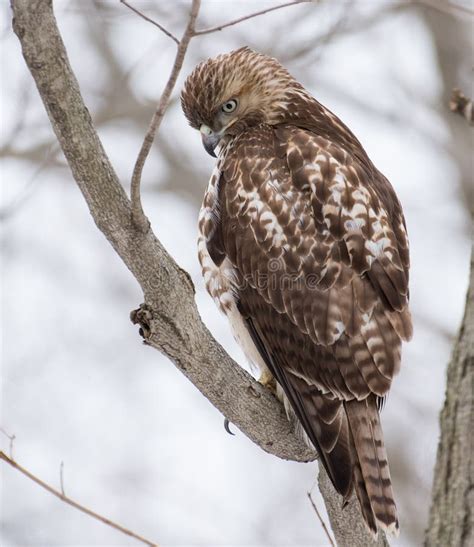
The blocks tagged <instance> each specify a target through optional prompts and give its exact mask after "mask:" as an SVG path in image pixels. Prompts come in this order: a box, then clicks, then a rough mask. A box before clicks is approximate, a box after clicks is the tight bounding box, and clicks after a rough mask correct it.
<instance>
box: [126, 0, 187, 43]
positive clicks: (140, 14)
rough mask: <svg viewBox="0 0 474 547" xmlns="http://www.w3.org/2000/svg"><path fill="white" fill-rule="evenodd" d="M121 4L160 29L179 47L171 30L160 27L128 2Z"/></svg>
mask: <svg viewBox="0 0 474 547" xmlns="http://www.w3.org/2000/svg"><path fill="white" fill-rule="evenodd" d="M119 1H120V3H121V4H123V5H124V6H127V8H128V9H130V10H132V11H133V12H134V13H136V14H137V15H139V16H140V17H141V18H142V19H145V21H148V22H149V23H151V24H152V25H155V27H158V28H159V29H160V30H161V32H163V33H164V34H166V36H169V37H170V38H171V39H172V40H173V41H174V42H175V43H176V44H178V45H179V40H178V38H176V36H175V35H174V34H172V33H171V32H170V31H169V30H167V29H166V28H165V27H164V26H163V25H160V23H158V22H157V21H154V20H153V19H150V17H148V16H146V15H145V14H144V13H142V12H141V11H140V10H138V9H137V8H134V7H133V6H132V5H130V4H129V3H128V2H127V1H126V0H119Z"/></svg>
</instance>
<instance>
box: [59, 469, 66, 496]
mask: <svg viewBox="0 0 474 547" xmlns="http://www.w3.org/2000/svg"><path fill="white" fill-rule="evenodd" d="M59 482H60V483H61V494H62V495H63V496H65V495H66V493H65V492H64V462H61V465H60V466H59Z"/></svg>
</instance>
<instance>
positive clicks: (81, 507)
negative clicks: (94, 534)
mask: <svg viewBox="0 0 474 547" xmlns="http://www.w3.org/2000/svg"><path fill="white" fill-rule="evenodd" d="M0 460H3V461H4V462H6V463H8V465H10V466H11V467H13V469H16V470H17V471H19V472H20V473H22V474H23V475H25V477H28V478H29V479H30V480H32V481H33V482H35V483H36V484H38V485H39V486H41V488H44V489H45V490H47V491H48V492H49V493H50V494H53V496H56V497H57V498H59V499H60V500H61V501H63V502H64V503H67V504H68V505H70V506H71V507H74V508H75V509H77V510H78V511H81V513H85V514H86V515H89V516H90V517H92V518H94V519H96V520H99V521H100V522H103V523H104V524H106V525H107V526H110V528H113V529H114V530H117V531H118V532H121V533H122V534H125V535H126V536H129V537H131V538H133V539H136V540H137V541H140V542H141V543H144V544H145V545H149V546H150V547H158V544H157V543H154V542H153V541H150V540H148V539H145V538H144V537H142V536H140V535H138V534H136V533H135V532H132V531H131V530H129V529H128V528H125V527H124V526H122V525H120V524H117V523H116V522H114V521H112V520H110V519H108V518H106V517H103V516H102V515H99V513H96V512H95V511H92V510H91V509H89V508H87V507H85V506H84V505H81V504H80V503H77V501H74V500H73V499H71V498H69V497H68V496H66V495H65V494H64V491H63V492H59V491H58V490H56V489H55V488H53V487H52V486H50V485H49V484H47V483H45V482H44V481H42V480H41V479H40V478H38V477H37V476H36V475H33V473H31V472H30V471H28V469H25V468H24V467H22V466H21V465H19V464H18V463H16V462H15V461H14V460H13V459H12V458H9V457H8V456H7V455H6V454H5V453H4V452H3V451H2V450H0Z"/></svg>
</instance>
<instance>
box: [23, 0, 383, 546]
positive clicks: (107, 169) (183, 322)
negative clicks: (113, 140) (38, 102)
mask: <svg viewBox="0 0 474 547" xmlns="http://www.w3.org/2000/svg"><path fill="white" fill-rule="evenodd" d="M295 3H296V2H292V4H295ZM12 8H13V13H14V20H13V28H14V31H15V33H16V34H17V36H18V38H19V40H20V43H21V47H22V52H23V56H24V58H25V61H26V64H27V66H28V68H29V70H30V72H31V74H32V76H33V78H34V80H35V82H36V85H37V88H38V91H39V93H40V96H41V98H42V100H43V103H44V105H45V108H46V111H47V113H48V116H49V118H50V121H51V124H52V126H53V129H54V131H55V133H56V136H57V138H58V141H59V143H60V145H61V148H62V150H63V152H64V155H65V157H66V159H67V161H68V163H69V166H70V168H71V171H72V174H73V176H74V178H75V180H76V182H77V185H78V187H79V189H80V190H81V192H82V194H83V196H84V198H85V200H86V202H87V204H88V207H89V210H90V213H91V215H92V217H93V219H94V221H95V223H96V225H97V227H98V228H99V229H100V230H101V231H102V233H103V234H104V235H105V237H106V238H107V239H108V241H109V242H110V243H111V245H112V247H113V248H114V249H115V251H116V252H117V254H118V255H119V256H120V257H121V259H122V260H123V262H124V263H125V265H126V266H127V268H128V269H129V270H130V271H131V273H132V275H133V276H134V277H135V279H136V280H137V282H138V283H139V285H140V287H141V288H142V291H143V295H144V300H145V304H143V305H142V306H140V308H139V309H138V310H135V311H134V312H132V320H133V321H134V322H135V323H138V324H140V326H141V332H142V333H143V336H144V338H145V341H146V343H147V344H148V345H151V346H153V347H154V348H156V349H158V350H160V351H161V352H162V353H164V354H165V355H166V356H167V357H169V359H170V360H171V361H172V362H173V363H174V364H175V365H176V366H177V368H178V369H179V370H180V371H181V372H183V374H185V375H186V376H187V378H189V380H190V381H191V382H192V383H193V384H194V385H195V386H196V387H197V388H198V389H199V390H200V391H201V393H203V395H204V396H205V397H207V398H208V399H209V401H210V402H211V403H212V404H213V405H214V406H215V407H216V408H217V409H218V410H219V411H220V412H222V413H223V414H224V416H225V417H226V418H228V419H229V420H230V421H231V422H232V423H233V424H235V425H236V426H237V427H238V428H239V429H240V430H241V431H242V432H243V433H244V434H245V435H247V437H249V439H251V440H252V441H253V442H255V443H256V444H258V445H259V446H260V447H261V448H262V449H263V450H265V451H266V452H269V453H271V454H273V455H275V456H278V457H280V458H283V459H290V460H294V461H301V462H306V461H311V460H313V459H314V458H315V451H314V450H312V449H310V448H308V447H307V446H306V445H305V444H304V442H303V441H302V440H301V439H300V438H299V436H297V435H296V434H295V432H294V429H293V426H292V425H291V424H290V423H289V421H288V420H287V417H286V413H285V411H284V409H283V405H281V403H280V402H279V401H278V400H277V399H276V398H275V397H274V396H273V394H272V393H271V392H270V391H269V390H268V389H266V388H264V387H263V386H262V385H261V384H259V383H258V382H256V381H255V380H254V379H253V378H252V377H251V376H250V375H249V374H248V373H247V372H245V371H244V370H243V369H242V368H241V367H239V366H238V365H237V363H235V362H234V361H233V360H232V359H231V358H230V357H229V356H228V355H227V353H226V352H225V351H224V349H223V348H222V347H221V346H220V345H219V344H218V343H217V342H216V341H215V340H214V338H213V337H212V336H211V334H210V333H209V331H208V329H207V328H206V326H205V325H204V324H203V322H202V321H201V318H200V317H199V314H198V311H197V308H196V304H195V301H194V291H193V285H192V282H191V280H190V278H189V275H188V274H187V273H186V272H184V271H183V270H182V269H181V268H180V267H179V266H178V265H177V264H176V262H175V261H174V260H173V259H172V258H171V257H170V255H169V254H168V253H167V251H166V250H165V249H164V247H163V246H162V245H161V243H160V242H159V241H158V239H157V238H156V236H155V235H154V233H153V231H152V230H151V229H149V228H148V221H147V220H146V218H145V220H146V223H147V228H146V229H145V230H143V226H139V225H137V223H136V222H134V221H133V220H132V205H131V203H130V200H129V199H128V197H127V195H126V193H125V191H124V189H123V187H122V186H121V185H120V183H119V180H118V178H117V175H116V173H115V171H114V169H113V167H112V165H111V164H110V161H109V159H108V157H107V156H106V154H105V152H104V149H103V147H102V144H101V142H100V140H99V138H98V136H97V133H96V131H95V129H94V127H93V124H92V120H91V117H90V114H89V111H88V110H87V108H86V106H85V105H84V102H83V99H82V97H81V93H80V89H79V85H78V83H77V80H76V78H75V76H74V73H73V72H72V69H71V67H70V65H69V61H68V57H67V53H66V50H65V47H64V44H63V42H62V39H61V36H60V34H59V30H58V28H57V25H56V21H55V18H54V14H53V10H52V0H12ZM198 10H199V0H193V4H192V10H191V15H190V19H189V22H188V25H187V28H186V31H185V33H184V35H183V38H182V40H181V42H180V48H178V52H177V55H176V59H175V65H174V68H173V72H172V75H171V77H170V79H169V80H168V84H167V86H166V88H165V91H164V93H163V95H162V97H161V99H160V103H159V106H158V109H157V112H156V113H155V115H154V117H153V120H152V123H151V124H150V129H149V131H148V133H147V137H148V138H147V139H146V142H145V143H144V146H143V149H142V152H143V153H142V152H141V157H140V162H137V164H138V167H137V166H136V180H137V181H138V187H137V188H136V191H138V192H139V179H140V173H141V169H142V168H143V163H144V161H145V158H146V155H147V153H148V151H149V149H150V146H151V142H152V140H153V136H154V134H155V132H156V130H157V128H158V126H159V123H160V122H161V119H162V118H163V115H164V112H165V109H166V105H167V103H168V100H169V96H170V94H171V91H172V89H173V87H174V84H175V82H176V77H177V74H178V72H179V70H180V68H181V65H182V62H183V57H184V53H185V51H186V47H187V44H188V42H189V39H190V38H191V36H192V32H193V29H194V24H195V21H196V17H197V13H198ZM132 194H133V192H132ZM135 197H136V196H135ZM140 208H141V207H140ZM141 213H142V211H141ZM320 477H322V478H320V481H323V480H324V477H326V483H325V484H324V488H323V489H322V492H323V496H324V498H325V502H326V505H327V507H328V514H329V517H330V520H331V525H332V527H333V530H334V532H335V536H336V539H337V541H338V544H339V545H347V543H344V541H345V538H347V537H350V538H351V543H350V545H351V547H359V546H360V547H366V546H368V545H386V543H384V540H383V534H380V535H379V540H378V542H377V543H374V542H372V540H371V537H370V535H369V534H368V532H367V531H366V530H365V528H364V527H363V525H362V524H361V515H360V511H359V510H358V506H357V501H355V499H353V500H352V501H351V503H350V504H349V505H348V507H346V508H345V509H344V511H343V512H342V509H341V498H340V496H339V495H338V494H336V493H335V491H334V489H333V487H332V485H330V483H329V479H328V478H327V476H326V473H325V472H324V470H322V469H321V472H320Z"/></svg>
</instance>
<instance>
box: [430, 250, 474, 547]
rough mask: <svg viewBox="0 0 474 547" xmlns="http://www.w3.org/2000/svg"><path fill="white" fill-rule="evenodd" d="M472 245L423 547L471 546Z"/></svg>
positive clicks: (473, 503)
mask: <svg viewBox="0 0 474 547" xmlns="http://www.w3.org/2000/svg"><path fill="white" fill-rule="evenodd" d="M473 370H474V247H473V250H472V254H471V276H470V283H469V289H468V292H467V302H466V310H465V313H464V319H463V322H462V325H461V329H460V331H459V336H458V339H457V341H456V344H455V346H454V351H453V355H452V358H451V362H450V363H449V366H448V375H447V385H446V400H445V403H444V408H443V410H442V412H441V417H440V426H441V438H440V441H439V445H438V455H437V459H436V467H435V474H434V484H433V497H432V503H431V511H430V519H429V526H428V530H427V531H426V540H425V545H426V546H427V547H435V546H443V547H448V546H449V547H462V546H466V547H467V546H471V545H474V535H473V527H472V520H473V517H472V515H473V507H474V480H473V476H474V469H473V467H474V459H473V451H474V443H473V431H474V419H473V416H474V414H473V387H474V384H473V382H474V374H473Z"/></svg>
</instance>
